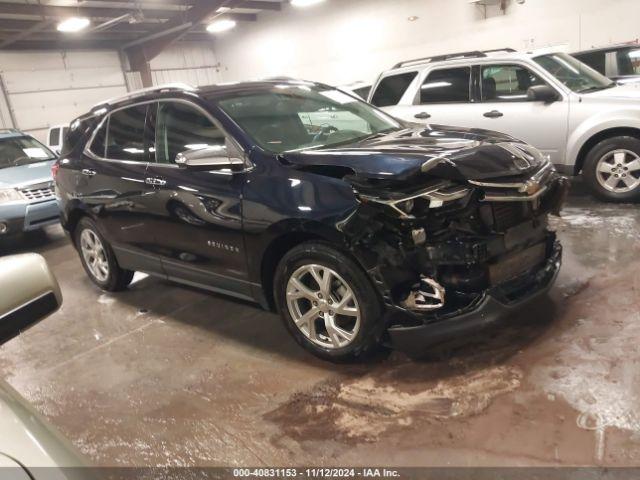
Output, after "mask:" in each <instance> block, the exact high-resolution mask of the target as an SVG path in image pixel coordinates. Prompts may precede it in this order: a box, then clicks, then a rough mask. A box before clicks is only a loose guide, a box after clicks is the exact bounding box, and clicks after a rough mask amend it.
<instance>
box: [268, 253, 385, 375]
mask: <svg viewBox="0 0 640 480" xmlns="http://www.w3.org/2000/svg"><path fill="white" fill-rule="evenodd" d="M274 295H275V300H276V305H277V307H278V311H279V313H280V315H281V317H282V319H283V321H284V323H285V326H286V327H287V330H289V332H290V333H291V335H292V336H293V338H294V339H295V340H296V341H297V342H298V343H299V344H300V345H302V347H304V348H305V349H307V350H309V351H310V352H311V353H313V354H314V355H316V356H318V357H320V358H322V359H324V360H329V361H333V362H345V361H353V360H355V359H358V358H361V357H363V356H365V355H366V354H369V353H371V352H373V351H375V350H376V348H377V347H378V345H379V343H380V339H381V337H382V334H383V332H384V328H385V325H384V322H383V316H382V303H381V301H380V299H379V297H378V294H377V292H376V291H375V289H374V288H373V285H372V284H371V281H370V280H369V278H368V277H367V275H366V274H365V273H364V271H363V270H362V269H361V268H360V267H359V266H358V265H357V264H356V263H355V262H354V261H353V260H352V259H351V258H349V257H348V256H346V255H344V254H343V253H341V252H340V251H338V250H337V249H335V248H333V247H332V246H330V245H329V244H327V243H323V242H306V243H303V244H301V245H298V246H297V247H295V248H293V249H292V250H291V251H290V252H288V253H287V254H286V255H285V256H284V258H283V259H282V260H281V261H280V263H279V265H278V268H277V269H276V275H275V279H274Z"/></svg>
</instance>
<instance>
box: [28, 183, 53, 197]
mask: <svg viewBox="0 0 640 480" xmlns="http://www.w3.org/2000/svg"><path fill="white" fill-rule="evenodd" d="M20 192H21V193H22V195H23V196H24V198H26V199H27V200H29V201H37V200H50V199H52V198H54V197H55V193H54V191H53V185H52V184H51V183H44V184H40V185H31V186H29V187H26V188H23V189H22V190H20Z"/></svg>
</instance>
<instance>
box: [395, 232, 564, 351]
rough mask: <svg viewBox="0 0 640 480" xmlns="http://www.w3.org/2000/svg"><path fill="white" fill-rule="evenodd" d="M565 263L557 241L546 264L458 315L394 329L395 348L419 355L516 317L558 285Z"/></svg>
mask: <svg viewBox="0 0 640 480" xmlns="http://www.w3.org/2000/svg"><path fill="white" fill-rule="evenodd" d="M561 262H562V247H561V246H560V244H559V243H558V242H556V243H555V245H554V247H553V253H552V254H551V255H550V256H549V258H548V259H547V260H546V262H545V264H544V265H543V266H542V267H540V268H539V269H538V270H537V271H536V272H535V273H533V274H532V273H528V274H527V275H523V276H522V277H519V278H517V279H514V280H512V281H511V282H509V283H507V284H504V285H500V286H498V287H495V288H492V289H490V290H487V291H486V292H485V293H484V294H483V295H482V297H481V298H480V299H479V300H478V301H475V302H473V304H472V305H470V306H469V307H468V308H467V309H465V310H464V311H462V312H459V313H458V314H456V315H454V316H451V317H448V318H445V319H441V320H438V321H434V322H432V323H425V324H423V325H419V326H395V325H394V326H391V327H390V328H389V329H388V332H389V336H390V337H391V342H392V344H393V346H394V348H396V349H398V350H401V351H403V352H405V353H407V354H408V355H410V356H420V355H422V354H424V353H425V351H426V349H427V347H429V346H432V345H435V344H438V343H442V342H445V341H447V340H452V339H454V338H460V337H463V336H466V335H468V334H470V333H474V332H478V331H480V330H482V329H484V328H486V327H488V326H490V325H492V324H495V323H497V322H498V321H500V320H502V319H504V318H506V317H509V316H510V315H513V314H514V313H515V312H517V311H518V310H520V309H521V308H523V307H524V306H525V305H527V304H529V303H531V302H533V301H535V300H537V299H538V298H540V297H541V296H543V295H544V294H546V293H547V292H548V291H549V289H550V288H551V286H552V285H553V283H554V282H555V279H556V277H557V276H558V272H559V270H560V265H561Z"/></svg>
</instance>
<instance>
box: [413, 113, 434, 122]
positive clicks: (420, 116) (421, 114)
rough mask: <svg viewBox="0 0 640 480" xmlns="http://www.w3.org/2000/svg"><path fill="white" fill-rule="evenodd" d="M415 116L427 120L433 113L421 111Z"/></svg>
mask: <svg viewBox="0 0 640 480" xmlns="http://www.w3.org/2000/svg"><path fill="white" fill-rule="evenodd" d="M414 117H415V118H418V119H420V120H426V119H427V118H431V115H429V114H428V113H427V112H420V113H416V114H415V115H414Z"/></svg>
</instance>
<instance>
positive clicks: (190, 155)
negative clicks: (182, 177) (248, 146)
mask: <svg viewBox="0 0 640 480" xmlns="http://www.w3.org/2000/svg"><path fill="white" fill-rule="evenodd" d="M176 163H177V164H178V165H180V166H183V167H186V168H191V169H196V170H230V171H232V172H237V171H240V170H242V169H243V168H244V166H245V162H244V160H243V159H242V158H237V157H232V156H230V155H229V151H228V149H227V147H226V146H224V145H210V146H207V147H205V148H201V149H198V150H188V151H186V152H182V153H179V154H178V155H176Z"/></svg>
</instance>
